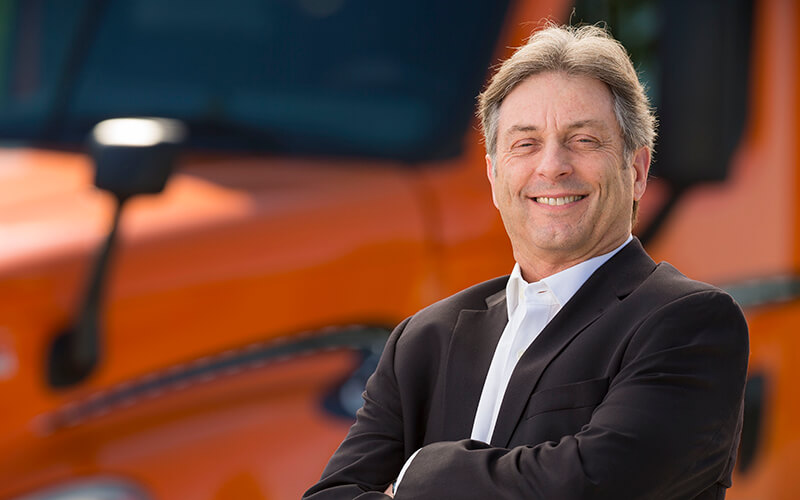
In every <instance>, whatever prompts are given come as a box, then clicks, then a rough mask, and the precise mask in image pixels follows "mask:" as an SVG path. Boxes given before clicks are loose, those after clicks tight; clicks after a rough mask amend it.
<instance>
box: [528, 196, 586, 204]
mask: <svg viewBox="0 0 800 500" xmlns="http://www.w3.org/2000/svg"><path fill="white" fill-rule="evenodd" d="M584 198H586V197H585V196H583V195H574V196H559V197H557V198H550V197H547V196H537V197H536V198H534V199H533V201H535V202H536V203H541V204H543V205H552V206H555V205H566V204H567V203H572V202H575V201H578V200H582V199H584Z"/></svg>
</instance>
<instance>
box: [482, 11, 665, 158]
mask: <svg viewBox="0 0 800 500" xmlns="http://www.w3.org/2000/svg"><path fill="white" fill-rule="evenodd" d="M550 71H553V72H563V73H566V74H568V75H581V76H588V77H591V78H595V79H597V80H600V81H601V82H603V83H605V84H606V85H607V86H608V88H609V90H610V91H611V95H612V98H613V106H614V114H615V115H616V118H617V122H618V124H619V127H620V129H621V130H622V139H623V144H624V153H625V157H626V158H627V157H629V156H630V155H631V154H632V153H633V152H634V151H636V150H638V149H639V148H641V147H642V146H647V147H648V148H649V149H650V151H651V152H652V149H653V143H654V141H655V136H656V119H655V116H654V114H653V111H652V109H651V107H650V103H649V101H648V99H647V95H646V94H645V91H644V88H643V87H642V84H641V83H640V82H639V78H638V76H637V75H636V71H635V70H634V69H633V64H632V63H631V60H630V57H628V53H627V52H626V51H625V48H624V47H623V46H622V44H621V43H619V42H618V41H617V40H615V39H614V38H612V37H611V35H610V34H609V33H608V31H606V30H605V29H603V28H600V27H598V26H580V27H576V26H556V25H554V24H548V25H547V26H545V28H544V29H542V30H540V31H537V32H535V33H534V34H533V35H531V37H530V39H529V40H528V42H527V43H526V44H525V45H523V46H522V47H520V48H519V49H517V51H516V52H514V55H512V56H511V57H510V58H508V59H507V60H506V61H505V62H503V64H502V65H501V66H500V68H499V69H498V70H497V73H495V75H494V77H492V79H491V81H490V82H489V85H488V86H487V87H486V90H484V91H483V93H481V95H480V96H479V97H478V116H479V118H480V120H481V127H482V129H483V136H484V141H485V143H486V152H487V154H488V155H489V156H490V157H491V158H492V164H494V163H495V161H494V160H495V157H496V153H497V121H498V118H499V111H500V105H501V104H502V103H503V100H504V99H505V98H506V96H508V94H509V93H511V91H512V90H514V88H516V86H517V85H519V84H520V83H522V82H523V81H524V80H526V79H527V78H528V77H530V76H533V75H535V74H538V73H544V72H550Z"/></svg>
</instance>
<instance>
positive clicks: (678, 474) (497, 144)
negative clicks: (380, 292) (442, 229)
mask: <svg viewBox="0 0 800 500" xmlns="http://www.w3.org/2000/svg"><path fill="white" fill-rule="evenodd" d="M479 114H480V117H481V121H482V125H483V130H484V136H485V140H486V149H487V155H486V165H487V174H488V177H489V182H490V183H491V187H492V196H493V199H494V203H495V205H496V206H497V208H498V210H499V211H500V214H501V216H502V219H503V223H504V225H505V227H506V231H507V232H508V235H509V238H510V240H511V244H512V248H513V250H514V257H515V259H516V264H515V266H514V268H513V270H512V272H511V275H510V276H505V277H501V278H497V279H494V280H491V281H488V282H485V283H481V284H479V285H476V286H474V287H471V288H469V289H467V290H464V291H462V292H460V293H458V294H456V295H454V296H452V297H450V298H448V299H445V300H443V301H441V302H438V303H436V304H434V305H432V306H430V307H428V308H426V309H424V310H422V311H420V312H419V313H417V314H415V315H414V316H412V317H411V318H408V319H407V320H405V321H404V322H403V323H401V324H400V325H399V326H398V327H397V328H396V329H395V331H394V332H393V334H392V336H391V337H390V338H389V341H388V342H387V345H386V349H385V351H384V354H383V356H382V358H381V361H380V363H379V365H378V368H377V370H376V372H375V374H374V375H373V376H372V377H371V378H370V380H369V382H368V383H367V388H366V391H365V393H364V406H363V408H362V409H361V410H360V411H359V413H358V417H357V420H356V423H355V424H354V425H353V427H352V428H351V429H350V432H349V434H348V435H347V437H346V438H345V440H344V442H343V443H342V445H341V446H340V447H339V449H338V450H337V451H336V453H335V454H334V456H333V457H332V458H331V460H330V462H329V463H328V466H327V467H326V469H325V471H324V472H323V475H322V479H321V480H320V482H319V483H318V484H316V485H315V486H313V487H312V488H311V489H309V491H308V492H306V498H314V499H328V498H329V499H350V498H358V499H370V498H376V499H377V498H387V497H392V496H395V497H396V498H398V499H404V498H407V499H448V498H454V499H456V498H457V499H472V498H474V499H522V498H525V499H559V500H563V499H590V498H592V499H594V498H598V499H599V498H602V499H615V500H618V499H628V498H631V499H633V498H643V499H720V498H723V497H724V495H725V490H726V488H727V487H729V486H730V479H731V471H732V469H733V464H734V460H735V457H736V451H737V444H738V439H739V433H740V430H741V419H742V404H743V391H744V382H745V373H746V370H747V357H748V339H747V325H746V323H745V321H744V318H743V316H742V313H741V310H740V309H739V307H738V306H737V305H736V304H735V303H734V302H733V300H732V299H731V298H730V297H729V296H728V295H726V294H725V293H723V292H721V291H720V290H718V289H716V288H714V287H711V286H709V285H706V284H702V283H698V282H695V281H692V280H690V279H688V278H686V277H685V276H683V275H682V274H680V273H679V272H678V271H677V270H676V269H675V268H673V267H671V266H670V265H669V264H665V263H662V264H656V263H655V262H653V260H652V259H651V258H650V257H649V256H648V255H647V254H646V253H645V251H644V250H643V249H642V246H641V244H640V243H639V241H638V240H637V239H635V238H633V237H632V236H631V228H632V225H633V223H634V221H635V218H636V208H637V204H638V201H639V199H641V197H642V195H643V194H644V191H645V187H646V185H647V173H648V168H649V164H650V156H651V151H652V147H653V140H654V137H655V120H654V118H653V115H652V113H651V111H650V107H649V104H648V102H647V98H646V96H645V94H644V91H643V89H642V86H641V84H640V83H639V81H638V79H637V76H636V73H635V71H634V69H633V67H632V65H631V63H630V60H629V58H628V56H627V54H626V52H625V50H624V48H622V46H621V45H619V43H617V42H616V41H615V40H613V39H612V38H610V36H609V35H608V34H607V33H606V32H605V31H603V30H602V29H600V28H597V27H582V28H574V27H556V26H549V27H546V28H545V29H543V30H541V31H539V32H537V33H536V34H534V35H533V36H532V37H531V39H530V41H529V42H528V43H527V44H526V45H525V46H523V47H521V48H520V49H519V50H517V52H516V53H515V54H514V55H513V56H512V57H511V58H510V59H509V60H507V61H506V62H505V63H503V65H502V66H501V67H500V69H499V70H498V72H497V73H496V74H495V76H494V77H493V79H492V80H491V82H490V84H489V85H488V87H487V89H486V90H485V92H484V93H483V94H482V95H481V97H480V108H479Z"/></svg>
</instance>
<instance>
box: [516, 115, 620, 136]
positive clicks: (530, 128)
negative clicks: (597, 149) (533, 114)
mask: <svg viewBox="0 0 800 500" xmlns="http://www.w3.org/2000/svg"><path fill="white" fill-rule="evenodd" d="M588 126H595V127H600V128H602V129H603V130H606V129H607V128H608V127H607V126H606V124H605V123H603V122H602V121H600V120H595V119H591V118H590V119H587V120H579V121H577V122H572V123H570V124H569V125H567V126H566V129H567V130H574V129H576V128H583V127H588ZM537 130H539V127H537V126H536V125H513V126H512V127H511V128H509V129H508V133H514V132H536V131H537Z"/></svg>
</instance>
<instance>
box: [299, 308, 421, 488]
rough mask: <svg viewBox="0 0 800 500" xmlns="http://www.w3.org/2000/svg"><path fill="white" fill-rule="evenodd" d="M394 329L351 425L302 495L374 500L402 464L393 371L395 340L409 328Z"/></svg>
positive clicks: (397, 395) (403, 323) (400, 426)
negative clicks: (321, 471)
mask: <svg viewBox="0 0 800 500" xmlns="http://www.w3.org/2000/svg"><path fill="white" fill-rule="evenodd" d="M409 319H410V318H408V319H406V320H405V321H403V322H402V323H400V325H398V326H397V328H395V330H394V331H393V332H392V334H391V335H390V336H389V339H388V340H387V342H386V347H385V348H384V350H383V354H382V355H381V359H380V361H379V362H378V367H377V368H376V370H375V373H373V374H372V376H371V377H370V378H369V380H368V381H367V386H366V389H365V391H364V394H363V398H364V405H363V406H362V408H361V409H360V410H358V412H357V413H356V422H355V423H354V424H353V426H352V427H351V428H350V431H349V432H348V434H347V437H346V438H345V439H344V441H343V442H342V444H341V445H340V446H339V448H338V449H337V450H336V452H335V453H334V454H333V456H332V457H331V459H330V461H329V462H328V465H327V466H326V467H325V470H324V471H323V473H322V478H321V479H320V481H319V482H318V483H317V484H315V485H314V486H312V487H311V488H310V489H309V490H308V491H306V493H305V494H304V495H303V498H304V499H305V498H307V499H313V500H344V499H348V500H349V499H358V500H377V499H388V498H389V496H387V495H385V494H383V492H384V491H385V490H386V488H387V486H389V484H391V483H392V482H393V481H394V480H395V479H396V478H397V474H398V473H399V472H400V469H401V468H402V466H403V463H404V462H405V459H406V456H405V449H404V448H405V447H404V440H403V421H402V416H401V415H402V406H401V402H400V393H399V390H398V387H397V380H396V378H395V373H394V358H395V348H396V346H397V340H398V338H399V337H400V335H401V333H402V332H403V330H404V329H405V327H406V325H407V324H408V321H409Z"/></svg>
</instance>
